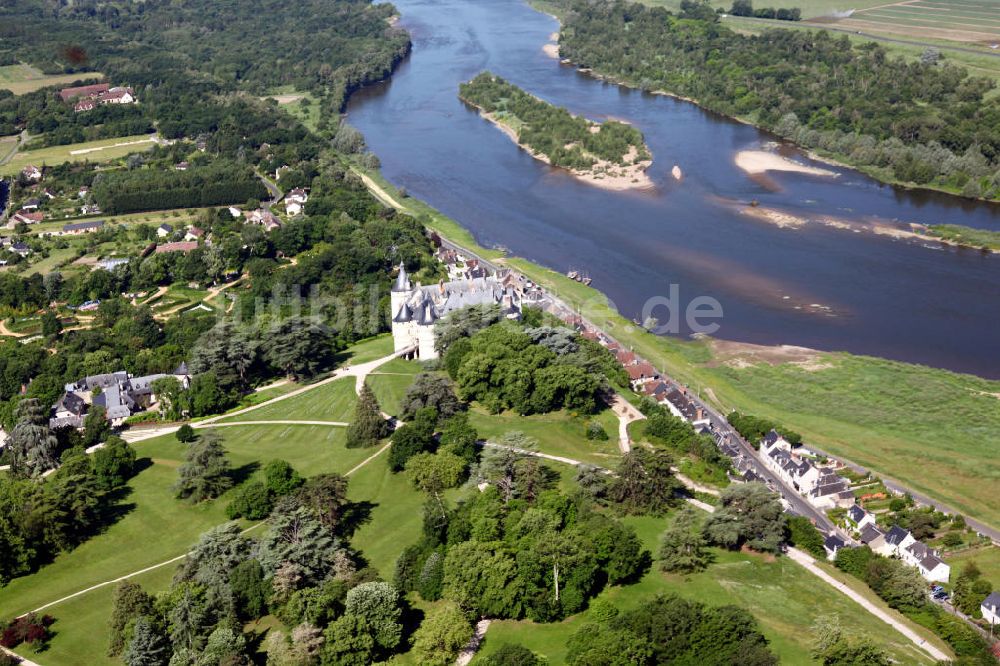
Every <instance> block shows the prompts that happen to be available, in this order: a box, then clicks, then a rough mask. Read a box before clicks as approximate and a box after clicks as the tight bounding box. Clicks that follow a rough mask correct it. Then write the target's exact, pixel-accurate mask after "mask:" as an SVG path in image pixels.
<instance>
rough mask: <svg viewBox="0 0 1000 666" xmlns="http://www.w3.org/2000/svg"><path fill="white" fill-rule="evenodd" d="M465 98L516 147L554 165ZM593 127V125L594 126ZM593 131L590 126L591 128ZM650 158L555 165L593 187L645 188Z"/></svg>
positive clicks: (633, 155)
mask: <svg viewBox="0 0 1000 666" xmlns="http://www.w3.org/2000/svg"><path fill="white" fill-rule="evenodd" d="M463 101H465V103H466V104H469V105H471V106H475V107H476V108H477V109H479V115H480V116H482V117H483V118H485V119H486V120H488V121H490V123H492V124H493V126H494V127H496V128H498V129H499V130H500V131H501V132H503V133H504V134H506V135H507V137H508V138H509V139H510V140H511V141H513V142H514V143H516V144H517V145H518V147H519V148H521V149H522V150H524V151H526V152H527V153H528V154H529V155H531V156H532V157H534V158H535V159H536V160H540V161H542V162H545V163H546V164H548V165H549V166H553V164H552V161H551V160H550V159H549V156H548V155H545V154H544V153H537V152H535V151H534V150H532V149H531V147H530V146H526V145H524V144H523V143H521V142H520V141H519V140H518V138H517V134H515V133H514V130H512V129H511V128H510V126H508V125H506V124H504V123H503V122H501V121H500V120H499V119H498V118H497V117H496V116H495V115H493V114H492V113H486V112H484V111H483V110H482V108H480V107H479V106H477V105H475V104H472V103H471V102H468V101H467V100H463ZM595 127H596V126H595ZM591 131H593V129H592V130H591ZM647 151H648V149H647ZM637 153H638V150H637V149H636V147H635V146H630V147H629V151H628V153H626V154H625V159H626V160H634V159H635V158H636V155H637ZM652 163H653V160H651V159H649V160H643V161H641V162H635V163H634V164H630V165H627V166H619V165H617V164H611V163H610V162H605V161H603V160H598V161H597V162H595V163H594V166H593V167H591V169H590V170H588V171H579V170H577V169H567V168H565V167H556V168H557V169H562V170H563V171H566V172H567V173H569V174H571V175H572V176H573V177H574V178H577V179H579V180H582V181H583V182H585V183H587V184H589V185H594V186H596V187H601V188H603V189H606V190H616V191H622V190H645V189H651V188H652V187H653V181H652V180H651V179H650V177H649V175H648V174H646V169H648V168H649V167H650V165H651V164H652Z"/></svg>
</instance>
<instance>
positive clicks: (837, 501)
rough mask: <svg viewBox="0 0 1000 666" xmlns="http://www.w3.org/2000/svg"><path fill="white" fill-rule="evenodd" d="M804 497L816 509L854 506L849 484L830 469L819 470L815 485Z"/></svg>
mask: <svg viewBox="0 0 1000 666" xmlns="http://www.w3.org/2000/svg"><path fill="white" fill-rule="evenodd" d="M806 499H807V500H808V501H809V503H810V504H812V505H813V506H815V507H816V508H818V509H833V508H837V507H839V508H843V509H847V508H850V507H852V506H855V498H854V493H853V492H852V491H851V484H850V483H848V481H847V479H845V478H843V477H841V476H840V475H839V474H837V473H836V472H834V471H833V470H832V469H822V468H821V469H820V470H819V479H818V480H817V481H816V486H815V487H814V488H813V489H812V490H811V491H809V494H808V495H807V496H806Z"/></svg>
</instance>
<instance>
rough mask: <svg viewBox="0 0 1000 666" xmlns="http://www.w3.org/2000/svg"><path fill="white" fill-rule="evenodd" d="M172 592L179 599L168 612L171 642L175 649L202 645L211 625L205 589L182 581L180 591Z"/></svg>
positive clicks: (189, 648) (191, 648)
mask: <svg viewBox="0 0 1000 666" xmlns="http://www.w3.org/2000/svg"><path fill="white" fill-rule="evenodd" d="M171 593H172V594H171V596H176V597H177V599H176V601H175V602H174V604H173V606H172V607H171V608H170V611H169V612H168V613H167V623H168V627H169V632H170V642H171V643H172V644H173V646H174V648H175V649H177V648H185V649H188V650H194V649H196V648H198V647H200V646H201V639H202V636H203V634H204V632H205V630H206V629H207V628H208V626H209V624H208V613H207V612H206V611H207V609H206V607H205V599H204V590H203V589H202V588H197V589H195V588H194V586H192V585H191V584H190V583H181V584H180V593H179V594H178V593H177V591H176V590H172V591H171Z"/></svg>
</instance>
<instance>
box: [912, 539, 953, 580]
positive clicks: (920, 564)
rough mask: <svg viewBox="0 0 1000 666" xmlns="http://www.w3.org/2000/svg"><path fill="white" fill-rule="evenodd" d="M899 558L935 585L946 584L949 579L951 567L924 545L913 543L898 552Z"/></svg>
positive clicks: (917, 542)
mask: <svg viewBox="0 0 1000 666" xmlns="http://www.w3.org/2000/svg"><path fill="white" fill-rule="evenodd" d="M900 557H901V558H902V560H903V561H904V562H906V563H907V564H909V565H910V566H914V567H916V568H917V570H918V571H919V572H920V575H921V576H923V577H924V578H925V579H927V580H929V581H932V582H935V583H947V582H948V579H949V578H950V577H951V567H950V566H948V565H947V564H945V562H944V561H943V560H942V559H941V558H940V557H939V556H938V553H937V551H935V550H933V549H932V548H929V547H928V546H926V545H925V544H923V543H921V542H919V541H914V542H913V543H911V544H910V545H908V546H906V548H903V549H902V550H901V551H900Z"/></svg>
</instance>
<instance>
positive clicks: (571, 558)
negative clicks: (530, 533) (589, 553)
mask: <svg viewBox="0 0 1000 666" xmlns="http://www.w3.org/2000/svg"><path fill="white" fill-rule="evenodd" d="M582 550H583V547H582V544H581V542H580V539H579V538H578V537H577V536H576V535H575V534H572V533H569V532H566V531H562V532H560V531H557V530H555V529H548V530H545V531H544V532H543V533H542V534H541V535H540V536H539V538H538V539H537V540H536V542H535V552H536V553H538V556H539V557H540V558H541V559H542V560H543V561H544V562H548V563H549V564H550V565H551V567H552V592H553V597H554V599H555V601H556V603H557V604H558V603H559V573H560V572H561V571H563V570H564V569H566V568H567V567H569V566H572V565H573V564H574V563H576V561H577V560H578V559H579V558H580V555H581V551H582Z"/></svg>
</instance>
